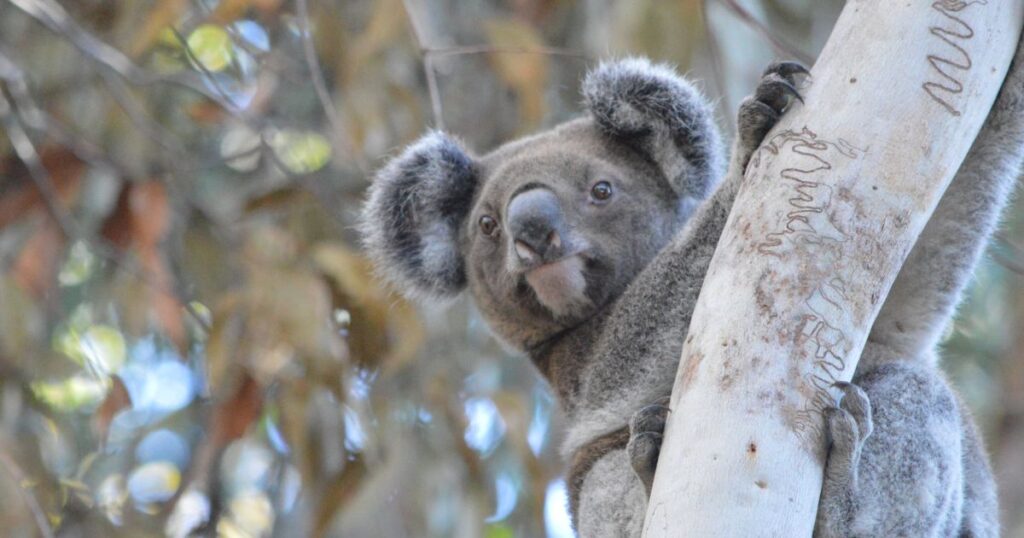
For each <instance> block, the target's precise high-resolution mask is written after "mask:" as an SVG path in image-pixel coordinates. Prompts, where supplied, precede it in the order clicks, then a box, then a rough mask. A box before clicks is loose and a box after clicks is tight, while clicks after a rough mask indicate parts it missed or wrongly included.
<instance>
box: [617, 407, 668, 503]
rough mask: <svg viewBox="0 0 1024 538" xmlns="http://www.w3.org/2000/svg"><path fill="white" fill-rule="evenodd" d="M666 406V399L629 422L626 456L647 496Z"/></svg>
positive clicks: (666, 410) (662, 429)
mask: <svg viewBox="0 0 1024 538" xmlns="http://www.w3.org/2000/svg"><path fill="white" fill-rule="evenodd" d="M666 404H668V398H665V399H663V400H660V401H658V403H655V404H652V405H648V406H647V407H644V408H641V409H640V410H639V411H637V412H636V413H634V414H633V418H631V419H630V421H629V443H628V444H627V445H626V454H627V455H628V456H629V463H630V464H631V465H632V466H633V472H635V473H636V476H637V477H638V478H640V481H641V482H643V484H644V488H645V489H646V490H647V495H648V496H649V495H650V494H651V485H652V484H653V483H654V471H655V469H657V467H658V454H659V453H660V452H661V439H662V435H663V434H664V432H665V419H666V418H667V417H668V412H669V408H668V407H666Z"/></svg>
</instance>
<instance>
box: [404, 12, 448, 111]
mask: <svg viewBox="0 0 1024 538" xmlns="http://www.w3.org/2000/svg"><path fill="white" fill-rule="evenodd" d="M402 6H403V7H405V15H406V17H407V18H408V19H409V26H410V27H411V28H412V36H413V38H414V39H415V40H416V46H417V47H418V48H419V50H420V53H421V54H422V55H423V74H424V75H426V77H427V91H428V92H429V93H430V109H431V110H432V111H433V114H434V128H435V129H438V130H441V131H443V130H444V110H443V109H442V108H441V91H440V90H439V89H438V86H437V73H436V72H435V71H434V59H433V57H432V56H431V55H430V54H428V53H427V51H429V50H430V49H429V47H428V46H427V44H426V42H425V41H424V38H423V32H422V31H421V28H420V27H419V23H417V22H416V17H415V16H413V9H412V7H411V5H410V2H409V0H402Z"/></svg>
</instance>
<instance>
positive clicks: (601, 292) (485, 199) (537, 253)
mask: <svg viewBox="0 0 1024 538" xmlns="http://www.w3.org/2000/svg"><path fill="white" fill-rule="evenodd" d="M478 174H479V176H480V185H479V186H478V190H477V193H476V196H475V199H474V203H473V205H472V208H471V209H470V211H469V213H468V215H467V218H466V220H465V222H464V223H463V225H462V227H461V231H460V237H459V239H460V251H461V252H462V253H463V255H464V260H463V263H464V266H465V271H466V277H467V281H468V285H469V290H470V293H471V295H472V296H473V299H474V300H475V301H476V304H477V306H478V307H479V308H480V311H481V312H482V313H483V315H484V316H485V318H486V319H487V320H488V323H489V324H490V325H491V327H492V328H493V329H494V330H495V331H496V332H497V333H498V334H499V335H501V336H502V337H503V338H504V339H505V340H506V341H509V342H512V343H514V344H517V345H519V346H523V347H530V346H532V345H536V344H537V343H539V342H542V341H544V339H545V338H547V337H548V336H550V335H551V334H555V333H557V332H560V331H561V330H564V329H565V328H567V327H571V326H574V325H576V324H578V323H580V322H582V321H584V320H586V319H587V318H589V317H591V316H592V315H593V314H594V313H595V312H596V311H598V310H599V309H600V308H601V307H603V306H605V305H606V304H608V303H609V302H610V301H612V300H614V299H615V298H616V297H617V296H618V295H619V294H620V293H622V291H623V290H624V289H625V288H626V286H627V285H628V284H629V283H630V282H631V281H632V280H633V278H634V277H635V276H636V275H637V273H639V272H640V271H641V270H642V269H643V268H644V267H645V266H646V265H647V264H648V262H650V260H651V259H652V258H653V257H654V256H655V255H656V254H657V253H658V251H659V250H660V249H661V248H662V247H663V246H664V245H665V243H666V242H667V241H668V240H669V238H670V237H671V236H672V233H673V232H674V231H675V230H676V228H677V227H678V223H679V222H680V221H681V219H680V203H679V197H678V195H677V194H676V193H675V192H674V191H673V190H672V188H671V187H670V185H669V183H668V182H667V181H666V180H665V179H664V177H663V176H662V174H661V172H660V171H659V170H658V169H657V167H656V166H654V164H653V163H652V162H651V161H650V160H649V159H647V158H645V156H644V155H643V154H641V153H639V152H637V151H636V150H634V149H632V148H630V147H628V146H627V145H625V144H623V143H621V142H619V141H617V140H616V139H615V138H613V137H610V136H608V135H606V134H604V133H603V132H601V131H600V129H599V128H598V127H597V126H596V125H595V124H594V122H593V121H592V120H589V119H584V120H577V121H575V122H572V123H570V124H566V125H564V126H562V127H560V128H558V129H556V130H554V131H550V132H547V133H544V134H541V135H539V136H534V137H531V138H529V139H527V140H525V141H519V142H514V143H512V144H510V145H507V146H506V147H502V148H499V149H498V150H497V151H495V152H493V153H492V154H490V155H487V156H485V157H483V158H482V159H480V161H479V167H478Z"/></svg>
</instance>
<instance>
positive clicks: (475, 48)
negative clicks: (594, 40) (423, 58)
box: [420, 45, 592, 62]
mask: <svg viewBox="0 0 1024 538" xmlns="http://www.w3.org/2000/svg"><path fill="white" fill-rule="evenodd" d="M420 50H422V51H423V52H424V53H425V54H430V55H432V56H459V55H471V54H543V55H547V56H562V57H565V58H572V59H574V60H580V61H584V62H587V61H590V60H592V58H591V57H590V56H588V55H587V54H585V53H583V52H580V51H577V50H572V49H565V48H561V47H539V48H538V47H497V46H494V45H462V46H458V47H426V48H422V49H420Z"/></svg>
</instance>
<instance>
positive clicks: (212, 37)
mask: <svg viewBox="0 0 1024 538" xmlns="http://www.w3.org/2000/svg"><path fill="white" fill-rule="evenodd" d="M187 43H188V48H189V49H191V50H192V54H193V55H195V57H196V60H198V61H199V63H200V64H202V66H203V67H204V68H206V70H208V71H212V72H217V71H222V70H223V69H224V68H225V67H227V66H228V64H230V63H231V58H232V56H233V54H234V48H233V46H232V43H231V36H229V35H228V33H227V31H226V30H224V29H223V28H221V27H220V26H216V25H213V24H203V25H201V26H199V27H198V28H196V29H195V30H193V31H192V33H191V34H190V35H189V36H188V40H187Z"/></svg>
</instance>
